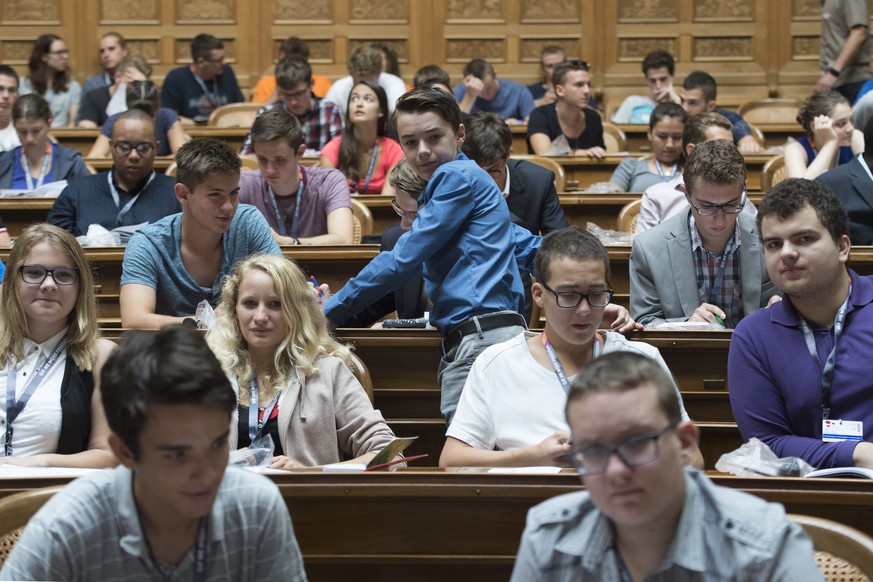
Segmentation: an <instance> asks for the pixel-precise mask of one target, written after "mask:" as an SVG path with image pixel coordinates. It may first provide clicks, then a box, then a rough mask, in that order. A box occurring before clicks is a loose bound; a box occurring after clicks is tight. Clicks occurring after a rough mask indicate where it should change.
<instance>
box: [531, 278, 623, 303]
mask: <svg viewBox="0 0 873 582" xmlns="http://www.w3.org/2000/svg"><path fill="white" fill-rule="evenodd" d="M540 285H542V286H543V289H545V290H546V291H548V292H549V293H551V294H552V295H554V296H555V303H557V304H558V307H563V308H565V309H575V308H576V307H579V304H580V303H582V300H583V299H584V300H586V301H587V302H588V305H589V307H606V306H607V305H609V302H610V301H612V296H613V295H615V291H613V290H612V289H604V290H603V291H590V292H588V293H579V292H578V291H555V290H554V289H552V288H551V287H549V286H548V285H546V284H545V283H543V282H542V281H540ZM595 295H606V303H603V304H600V303H598V302H593V301H592V300H591V298H592V297H593V296H595ZM572 298H576V299H575V303H573V301H574V299H572Z"/></svg>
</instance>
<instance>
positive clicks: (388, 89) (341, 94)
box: [324, 73, 406, 119]
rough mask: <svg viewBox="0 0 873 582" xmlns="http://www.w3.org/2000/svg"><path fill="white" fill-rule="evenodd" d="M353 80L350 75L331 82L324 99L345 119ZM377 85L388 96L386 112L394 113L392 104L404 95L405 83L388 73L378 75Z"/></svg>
mask: <svg viewBox="0 0 873 582" xmlns="http://www.w3.org/2000/svg"><path fill="white" fill-rule="evenodd" d="M354 84H355V82H354V80H353V79H352V77H351V75H348V76H345V77H342V78H340V79H337V80H336V81H334V82H333V85H331V86H330V89H329V90H328V92H327V95H325V96H324V98H325V99H326V100H327V101H330V102H331V103H333V104H334V105H336V106H337V109H339V111H340V116H341V117H342V118H343V119H345V118H346V108H347V107H348V105H349V94H350V93H351V92H352V88H353V87H354ZM379 85H380V86H381V87H382V88H383V89H385V94H386V95H387V96H388V110H389V111H392V112H393V111H394V104H395V103H397V100H398V99H399V98H400V97H401V96H402V95H403V94H404V93H406V82H404V80H403V79H401V78H400V77H397V76H395V75H391V74H389V73H380V74H379Z"/></svg>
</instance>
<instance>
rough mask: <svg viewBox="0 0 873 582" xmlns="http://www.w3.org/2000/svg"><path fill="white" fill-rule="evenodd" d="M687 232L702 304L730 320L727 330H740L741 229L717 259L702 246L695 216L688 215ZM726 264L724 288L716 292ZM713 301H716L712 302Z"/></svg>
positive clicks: (737, 230)
mask: <svg viewBox="0 0 873 582" xmlns="http://www.w3.org/2000/svg"><path fill="white" fill-rule="evenodd" d="M688 230H689V232H691V254H692V255H693V256H694V269H695V271H696V272H697V297H698V299H699V300H700V303H710V304H713V305H716V306H718V307H719V308H721V310H722V311H724V312H725V315H727V317H726V318H725V322H724V325H725V327H726V328H728V329H733V328H735V327H736V326H737V323H739V321H740V319H742V317H743V285H742V281H740V253H739V250H740V245H741V244H742V240H740V225H739V224H737V225H735V226H734V234H733V236H731V238H730V240H728V244H727V246H726V247H725V249H724V253H722V254H721V255H717V254H715V253H712V252H710V251H709V250H707V249H706V248H705V247H704V246H703V241H702V240H701V238H700V233H699V232H697V224H696V223H695V222H694V215H693V214H692V213H690V212H689V213H688ZM722 261H724V279H722V282H721V286H720V287H719V288H717V289H713V288H712V287H713V285H715V283H716V278H717V274H718V272H719V270H720V268H721V263H722ZM713 299H714V301H713Z"/></svg>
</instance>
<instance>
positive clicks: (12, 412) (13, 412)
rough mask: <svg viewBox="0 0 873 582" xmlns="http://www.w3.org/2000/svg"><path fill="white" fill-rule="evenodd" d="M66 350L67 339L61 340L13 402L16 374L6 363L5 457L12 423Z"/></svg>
mask: <svg viewBox="0 0 873 582" xmlns="http://www.w3.org/2000/svg"><path fill="white" fill-rule="evenodd" d="M65 349H67V338H62V339H61V341H60V342H59V343H58V345H57V346H55V349H54V350H52V353H51V354H50V355H49V357H48V359H47V360H46V361H45V362H43V364H42V366H40V367H39V368H38V369H37V371H36V373H35V374H34V375H33V376H32V377H31V378H30V382H29V383H28V384H27V386H25V388H24V392H23V393H22V394H21V398H19V399H18V401H16V400H15V383H16V372H15V366H13V365H12V362H11V361H10V362H7V363H6V456H7V457H11V456H12V423H13V422H14V421H15V419H16V418H18V415H19V414H21V411H22V410H24V407H25V406H27V402H28V401H29V400H30V397H31V396H33V393H34V392H36V389H37V388H39V385H40V384H42V381H43V379H45V376H46V374H48V372H49V370H51V368H52V366H54V365H55V362H57V361H58V358H59V357H60V356H61V354H62V353H63V352H64V350H65Z"/></svg>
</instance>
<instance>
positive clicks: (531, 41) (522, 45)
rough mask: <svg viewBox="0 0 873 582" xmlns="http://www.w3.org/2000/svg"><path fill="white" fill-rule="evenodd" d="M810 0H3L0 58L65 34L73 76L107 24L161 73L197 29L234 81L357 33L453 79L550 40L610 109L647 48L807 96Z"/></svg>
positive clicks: (523, 59) (533, 73) (341, 68)
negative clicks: (288, 47)
mask: <svg viewBox="0 0 873 582" xmlns="http://www.w3.org/2000/svg"><path fill="white" fill-rule="evenodd" d="M819 22H820V8H819V2H818V0H785V1H781V2H773V1H772V0H733V1H732V2H724V1H722V0H613V1H611V2H591V1H585V0H3V1H2V2H0V60H2V62H4V63H9V64H12V65H14V66H16V67H17V68H18V70H19V71H20V72H21V73H24V72H25V70H26V61H27V57H28V55H29V52H30V46H31V42H32V39H34V38H35V37H36V36H37V35H39V34H42V33H43V32H56V33H58V34H60V35H61V36H63V37H64V39H65V40H66V41H67V44H68V45H69V48H70V50H71V66H72V67H73V71H74V74H75V75H76V77H77V78H78V79H80V80H84V79H85V77H87V76H88V75H91V74H93V73H94V72H96V71H97V69H98V66H99V63H98V60H97V40H98V38H99V36H100V35H101V34H103V33H105V32H108V31H113V30H117V31H119V32H121V33H122V34H124V35H125V37H127V38H128V39H129V40H130V44H131V49H132V50H133V51H134V52H135V53H139V54H142V55H143V56H144V57H145V58H146V59H147V60H148V61H149V62H150V63H152V65H153V66H154V68H155V79H156V80H157V81H158V82H160V81H161V80H162V79H163V77H164V75H166V73H167V71H169V70H170V69H172V68H174V67H177V66H179V65H180V64H184V63H186V62H188V61H189V58H190V57H189V53H188V50H189V49H188V43H189V42H190V39H191V38H192V37H193V36H195V35H196V34H198V33H199V32H202V31H209V32H210V33H212V34H215V35H216V36H218V37H220V38H222V39H223V40H224V41H225V42H226V44H227V47H228V60H229V62H231V63H232V64H233V66H234V69H235V70H236V73H237V77H238V78H239V80H240V83H241V84H242V85H243V86H244V88H248V87H251V86H253V85H254V83H255V82H257V80H258V79H259V78H260V77H261V75H263V74H265V73H269V72H270V71H271V70H272V67H273V63H274V62H275V59H276V55H277V52H278V45H279V43H280V42H281V41H282V39H284V38H285V37H287V36H290V35H292V34H294V35H297V36H300V37H301V38H304V39H306V40H307V41H308V42H309V43H310V46H311V51H312V57H311V61H312V64H313V66H314V68H315V69H316V70H317V71H318V72H320V73H322V74H324V75H327V76H329V77H334V78H336V77H340V76H343V75H345V74H346V68H345V60H346V57H347V56H348V54H349V52H350V51H351V50H353V49H354V48H355V47H356V46H358V45H360V44H366V43H370V42H375V41H379V42H387V43H391V44H392V45H393V46H394V47H395V49H396V50H397V53H398V55H399V57H400V64H401V70H402V73H403V75H404V77H405V78H406V79H407V80H410V79H411V78H412V75H413V73H414V72H415V70H416V69H418V68H419V67H420V66H423V65H426V64H439V65H441V66H443V67H444V68H446V70H448V71H449V73H450V74H451V75H452V80H453V82H458V81H460V73H461V70H462V68H463V66H464V64H465V63H466V62H467V61H468V60H469V59H470V58H473V57H476V56H484V57H486V58H488V59H489V60H491V61H493V64H494V66H495V69H496V70H497V73H498V75H499V76H502V77H505V78H512V79H516V80H519V81H522V82H525V83H532V82H534V81H535V80H537V79H538V77H539V66H538V58H539V52H540V50H542V48H543V47H544V46H546V45H548V44H558V45H560V46H562V47H564V49H565V51H566V52H567V54H568V55H569V56H571V57H579V58H583V59H585V60H587V61H589V62H590V63H591V65H592V76H593V82H594V85H595V90H596V91H597V92H599V93H600V94H601V97H602V98H604V99H605V100H606V101H607V104H608V106H609V107H614V106H615V105H617V104H618V102H620V100H621V99H622V98H623V97H624V96H625V95H627V94H631V93H639V92H644V91H645V85H644V83H643V78H642V73H641V71H640V62H641V60H642V57H643V56H644V55H645V54H646V53H647V52H649V51H651V50H653V49H655V48H665V49H667V50H669V51H671V52H672V53H673V54H674V55H675V56H676V57H677V60H678V65H677V81H680V82H681V80H682V78H683V77H684V75H686V74H688V73H689V72H690V71H692V70H694V69H698V68H700V69H705V70H708V71H709V72H711V73H712V74H713V75H714V76H715V77H716V78H717V79H718V80H719V93H720V94H719V101H720V102H721V103H723V104H727V105H734V104H738V103H740V102H742V101H744V100H747V99H751V98H757V97H764V96H767V95H772V96H777V95H778V96H794V97H803V96H805V95H806V94H808V93H809V91H810V90H811V88H812V86H813V84H814V83H815V80H816V78H817V69H818V42H819V38H818V36H819Z"/></svg>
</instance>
